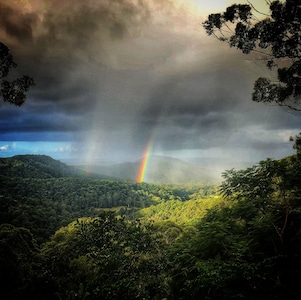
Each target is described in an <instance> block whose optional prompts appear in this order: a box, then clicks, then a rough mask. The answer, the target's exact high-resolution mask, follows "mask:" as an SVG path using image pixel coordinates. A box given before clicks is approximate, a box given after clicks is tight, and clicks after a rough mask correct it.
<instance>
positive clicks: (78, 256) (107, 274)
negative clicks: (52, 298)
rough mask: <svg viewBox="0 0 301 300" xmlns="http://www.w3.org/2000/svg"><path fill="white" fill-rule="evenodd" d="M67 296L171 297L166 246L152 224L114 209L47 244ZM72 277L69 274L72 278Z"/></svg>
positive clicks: (48, 255) (55, 275)
mask: <svg viewBox="0 0 301 300" xmlns="http://www.w3.org/2000/svg"><path fill="white" fill-rule="evenodd" d="M43 254H44V257H45V259H46V261H47V262H48V264H49V265H50V266H49V269H50V270H52V271H51V274H49V276H50V278H51V279H52V280H53V279H54V281H55V284H56V288H57V293H58V294H60V295H61V297H62V298H64V299H65V298H66V297H67V296H68V295H73V297H75V298H74V299H82V298H81V296H80V295H79V293H78V292H77V291H78V290H80V291H81V294H82V295H83V293H84V294H85V297H86V298H87V299H154V297H158V296H159V295H160V296H161V298H163V297H164V296H165V295H166V288H165V285H166V283H165V282H166V279H165V276H163V275H164V274H163V271H162V270H163V260H162V259H163V258H162V255H161V253H160V244H159V242H158V240H156V238H155V236H154V235H153V228H152V227H151V226H150V225H147V224H143V223H141V222H139V221H126V220H125V218H124V217H123V218H116V217H115V216H114V215H113V214H112V213H103V214H102V215H100V216H99V217H97V218H93V219H91V218H90V219H80V220H78V221H77V222H74V223H72V224H70V225H69V226H68V227H67V228H64V229H63V230H62V229H61V230H59V231H58V232H57V233H56V234H55V235H54V236H53V237H52V239H51V242H49V243H46V244H45V245H44V246H43ZM66 275H67V276H66Z"/></svg>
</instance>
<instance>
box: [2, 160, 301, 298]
mask: <svg viewBox="0 0 301 300" xmlns="http://www.w3.org/2000/svg"><path fill="white" fill-rule="evenodd" d="M0 173H1V176H0V186H1V192H0V221H1V222H0V288H1V289H0V294H1V299H5V300H6V299H7V300H8V299H10V300H19V299H25V298H30V299H47V300H48V299H49V300H59V299H90V300H97V299H105V300H111V299H116V300H117V299H129V300H130V299H141V300H142V299H171V300H172V299H193V300H197V299H207V300H217V299H218V300H219V299H223V300H224V299H226V300H228V299H247V300H253V299H262V300H271V299H283V300H284V299H294V295H295V294H296V293H297V292H298V291H299V283H300V280H301V251H300V249H301V222H300V220H301V198H300V195H301V190H300V189H301V164H300V159H298V157H297V156H291V157H287V158H284V159H281V160H272V159H267V160H265V161H261V162H259V163H257V164H255V165H254V166H252V167H250V168H247V169H242V170H234V169H231V170H227V171H225V172H224V173H223V178H224V180H223V182H222V183H221V184H220V185H219V186H216V185H206V184H203V185H198V184H189V185H188V184H185V185H170V184H148V183H141V184H137V183H133V182H129V181H121V180H102V179H98V178H97V176H96V177H94V176H95V175H93V174H87V173H85V172H82V171H80V172H79V173H78V171H77V170H76V169H73V168H69V167H68V166H66V165H64V164H61V163H60V162H58V161H55V160H53V159H52V158H49V157H44V156H17V157H13V158H9V159H1V164H0ZM72 174H74V176H72ZM89 176H90V177H89Z"/></svg>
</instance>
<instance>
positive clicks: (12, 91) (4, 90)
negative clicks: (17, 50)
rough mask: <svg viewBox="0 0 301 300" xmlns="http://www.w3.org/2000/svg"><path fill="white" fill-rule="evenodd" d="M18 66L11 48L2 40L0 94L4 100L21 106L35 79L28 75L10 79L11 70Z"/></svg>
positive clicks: (0, 51) (0, 50)
mask: <svg viewBox="0 0 301 300" xmlns="http://www.w3.org/2000/svg"><path fill="white" fill-rule="evenodd" d="M16 67H17V64H16V63H15V62H14V59H13V55H12V54H11V52H10V50H9V48H8V47H7V46H6V45H5V44H3V43H2V42H0V96H2V98H3V100H4V102H8V103H11V104H14V105H16V106H21V105H22V104H23V103H24V102H25V100H26V92H27V91H28V89H29V88H30V87H31V86H33V85H34V80H33V79H32V78H31V77H29V76H27V75H23V76H22V77H17V78H15V79H10V78H9V74H10V71H11V69H12V68H16Z"/></svg>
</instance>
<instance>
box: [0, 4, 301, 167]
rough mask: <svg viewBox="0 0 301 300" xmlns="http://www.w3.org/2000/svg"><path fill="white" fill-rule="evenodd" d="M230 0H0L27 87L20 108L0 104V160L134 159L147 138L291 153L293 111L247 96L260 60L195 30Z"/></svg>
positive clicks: (181, 153)
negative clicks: (28, 155)
mask: <svg viewBox="0 0 301 300" xmlns="http://www.w3.org/2000/svg"><path fill="white" fill-rule="evenodd" d="M240 2H241V3H247V1H244V0H241V1H240ZM251 2H252V3H253V4H254V5H258V3H261V4H262V2H264V1H262V0H256V1H255V0H253V1H251ZM231 3H232V1H222V0H220V1H219V0H211V1H208V0H199V1H198V0H185V1H184V0H182V1H181V0H85V1H79V0H47V1H46V0H44V1H43V0H0V40H1V41H3V42H5V43H6V44H7V45H8V46H9V47H10V49H11V51H12V53H13V54H14V57H15V61H16V62H17V64H18V68H17V71H18V72H19V73H20V74H28V75H30V76H32V77H33V78H34V80H35V82H36V86H35V87H34V88H32V89H31V90H30V93H29V94H28V99H27V101H26V103H25V104H24V106H22V107H21V108H19V107H15V106H12V105H8V104H4V103H3V102H2V101H1V104H0V156H1V157H7V156H12V155H15V154H18V153H22V154H25V153H35V154H47V155H50V156H52V157H53V158H55V159H60V160H64V159H77V160H79V161H81V162H87V163H89V162H95V161H113V162H120V161H135V160H138V159H139V158H140V157H141V156H142V154H143V151H144V149H145V147H146V146H147V143H148V141H149V140H150V139H152V141H153V147H152V149H153V154H157V155H164V156H171V157H177V158H182V159H189V158H201V159H205V158H206V159H214V160H226V161H229V162H231V161H233V162H234V161H252V162H257V161H259V160H262V159H265V158H267V157H271V158H280V157H284V156H286V155H290V154H292V153H294V150H293V149H292V143H290V142H289V141H288V140H289V136H291V135H295V134H297V133H298V132H299V131H300V120H301V119H300V115H298V114H294V113H293V112H291V111H288V110H286V109H283V108H279V107H274V106H273V107H271V106H266V105H263V104H258V103H254V102H252V100H251V93H252V87H253V82H254V80H255V79H256V78H257V77H259V76H269V75H270V74H269V73H268V71H267V70H266V68H265V65H264V63H262V62H260V61H259V60H258V59H257V60H256V57H255V56H246V55H242V54H241V53H240V52H239V51H238V50H236V49H229V48H228V46H227V45H226V44H223V43H221V42H219V41H217V40H215V39H214V38H212V37H208V36H206V33H205V32H204V29H203V28H202V26H201V23H202V22H203V21H204V19H205V17H206V16H207V15H208V14H209V13H210V12H220V11H223V10H224V8H226V7H227V5H229V4H231ZM257 7H259V6H257Z"/></svg>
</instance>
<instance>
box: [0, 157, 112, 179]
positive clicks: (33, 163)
mask: <svg viewBox="0 0 301 300" xmlns="http://www.w3.org/2000/svg"><path fill="white" fill-rule="evenodd" d="M0 176H7V177H22V178H41V179H42V178H60V177H72V178H95V179H108V177H105V176H101V175H99V174H93V173H91V172H87V171H84V170H81V169H78V168H75V167H73V166H68V165H66V164H64V163H62V162H60V161H58V160H55V159H53V158H51V157H50V156H47V155H33V154H26V155H16V156H12V157H6V158H0Z"/></svg>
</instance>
